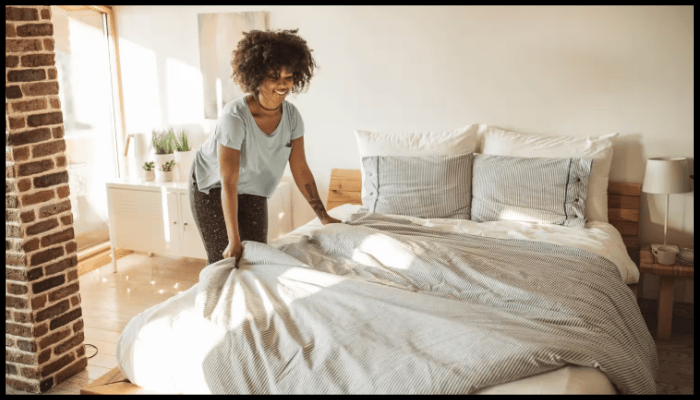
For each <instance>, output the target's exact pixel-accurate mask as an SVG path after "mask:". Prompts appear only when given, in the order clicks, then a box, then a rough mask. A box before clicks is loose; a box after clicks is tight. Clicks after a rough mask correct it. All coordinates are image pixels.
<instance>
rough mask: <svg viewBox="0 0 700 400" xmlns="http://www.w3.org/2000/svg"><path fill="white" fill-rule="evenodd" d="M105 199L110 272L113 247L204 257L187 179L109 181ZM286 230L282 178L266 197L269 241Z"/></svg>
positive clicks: (287, 186) (287, 202)
mask: <svg viewBox="0 0 700 400" xmlns="http://www.w3.org/2000/svg"><path fill="white" fill-rule="evenodd" d="M107 205H108V207H109V236H110V244H111V247H112V263H113V266H114V272H116V271H117V263H116V259H115V254H114V251H115V250H116V249H118V248H120V249H126V250H134V251H141V252H147V253H159V254H163V255H169V256H179V257H191V258H201V259H206V258H207V253H206V251H205V250H204V244H203V243H202V238H201V236H200V235H199V230H198V229H197V225H196V223H195V221H194V217H193V216H192V211H191V208H190V201H189V192H188V187H187V183H186V182H163V183H161V182H158V183H156V182H130V181H128V180H120V181H113V182H108V183H107ZM291 230H292V203H291V183H289V182H282V183H280V185H279V186H278V188H277V190H276V191H275V193H274V194H273V195H272V197H270V199H269V200H268V242H271V241H273V240H275V239H277V238H278V237H279V236H281V235H283V234H285V233H287V232H290V231H291Z"/></svg>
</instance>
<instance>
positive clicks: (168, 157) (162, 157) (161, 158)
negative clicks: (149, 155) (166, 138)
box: [153, 153, 177, 182]
mask: <svg viewBox="0 0 700 400" xmlns="http://www.w3.org/2000/svg"><path fill="white" fill-rule="evenodd" d="M153 158H154V160H155V162H156V182H169V181H165V180H164V179H163V169H162V168H163V164H165V163H167V162H168V161H172V160H175V154H174V153H171V154H153ZM176 166H177V165H176ZM171 180H172V178H171Z"/></svg>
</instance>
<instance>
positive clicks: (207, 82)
mask: <svg viewBox="0 0 700 400" xmlns="http://www.w3.org/2000/svg"><path fill="white" fill-rule="evenodd" d="M198 23H199V64H200V68H201V71H202V84H203V87H204V118H211V119H216V118H218V117H219V112H220V111H221V109H222V108H223V106H224V105H226V103H228V102H230V101H231V100H233V99H235V98H238V97H241V96H243V95H244V93H243V91H242V90H241V88H240V87H238V85H236V84H234V83H233V79H232V78H231V75H232V73H233V70H232V68H231V57H232V56H233V51H234V50H235V49H236V45H237V44H238V42H239V41H240V40H241V39H242V38H243V32H248V31H251V30H265V29H269V27H270V13H269V12H266V11H256V12H237V13H211V14H198Z"/></svg>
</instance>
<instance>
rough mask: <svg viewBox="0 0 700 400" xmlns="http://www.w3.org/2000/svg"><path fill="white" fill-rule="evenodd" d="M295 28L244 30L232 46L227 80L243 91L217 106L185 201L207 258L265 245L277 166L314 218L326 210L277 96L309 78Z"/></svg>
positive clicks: (298, 135) (298, 132)
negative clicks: (248, 242) (248, 244)
mask: <svg viewBox="0 0 700 400" xmlns="http://www.w3.org/2000/svg"><path fill="white" fill-rule="evenodd" d="M296 32H297V30H283V31H277V32H273V31H250V32H248V33H244V37H243V39H242V40H241V41H240V42H239V43H238V45H237V47H236V50H234V52H233V58H232V60H231V65H232V66H233V76H232V77H233V81H234V82H235V83H236V84H238V85H239V86H240V87H241V88H242V89H243V91H244V92H245V93H248V94H247V95H246V96H244V97H241V98H239V99H236V100H233V101H231V102H230V103H228V104H226V106H224V108H223V111H222V114H221V117H220V118H219V122H218V124H217V127H216V131H215V133H214V135H213V136H212V137H210V138H209V139H208V140H207V141H206V142H205V143H204V144H203V145H202V146H201V147H200V148H199V150H197V154H196V156H195V160H194V163H193V164H192V172H191V174H190V175H191V176H190V207H191V208H192V215H193V216H194V219H195V221H196V223H197V228H198V229H199V233H200V235H201V236H202V241H203V242H204V247H205V249H206V251H207V258H208V260H207V261H208V264H212V263H215V262H217V261H219V260H222V259H224V258H230V257H235V259H236V261H235V262H236V264H237V263H238V260H240V257H241V253H242V251H243V249H242V247H241V242H242V241H244V240H254V241H257V242H262V243H267V199H268V198H269V197H270V196H272V193H273V192H274V191H275V189H276V188H277V185H278V184H279V182H280V179H281V178H282V174H283V172H284V167H285V166H286V164H287V160H289V167H290V169H291V171H292V176H293V177H294V182H295V183H296V185H297V187H298V188H299V190H300V191H301V193H302V194H303V195H304V197H305V198H306V200H307V201H308V202H309V204H310V205H311V207H312V208H313V209H314V211H315V212H316V215H317V216H318V217H319V219H320V220H321V222H322V223H323V224H324V225H325V224H328V223H336V222H341V221H339V220H337V219H335V218H333V217H331V216H329V215H328V213H327V212H326V209H325V208H324V207H323V203H322V202H321V198H320V197H319V195H318V190H317V188H316V182H315V181H314V177H313V175H312V174H311V170H310V169H309V166H308V165H307V164H306V156H305V155H304V136H303V135H304V123H303V121H302V119H301V115H300V114H299V111H297V109H296V107H294V105H292V104H291V103H289V102H287V101H285V98H286V97H287V95H288V94H289V93H290V92H294V93H299V92H300V91H302V90H303V89H304V88H305V87H306V86H307V85H308V84H309V82H310V80H311V78H312V76H313V71H314V67H315V66H316V65H315V62H314V59H313V57H312V56H311V51H312V50H311V49H309V47H308V46H307V45H306V41H305V40H304V39H302V38H301V37H299V36H298V35H297V34H296Z"/></svg>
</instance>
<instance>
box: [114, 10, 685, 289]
mask: <svg viewBox="0 0 700 400" xmlns="http://www.w3.org/2000/svg"><path fill="white" fill-rule="evenodd" d="M115 10H116V21H117V31H118V34H119V35H120V37H121V39H120V51H121V56H122V74H123V85H124V100H125V107H126V121H125V122H126V126H127V130H128V131H130V132H131V131H139V130H142V131H150V129H151V127H153V126H154V125H159V124H162V123H177V122H184V120H191V119H196V118H202V115H203V113H202V108H203V106H202V100H201V90H202V89H201V78H200V81H198V80H197V79H198V68H199V49H198V29H197V14H198V13H211V12H240V11H269V12H270V24H271V27H272V28H273V29H292V28H299V34H300V35H301V36H302V37H304V38H305V39H306V40H307V41H308V43H309V45H310V47H311V48H312V49H313V50H314V57H315V59H316V61H317V63H318V65H319V67H320V68H319V69H318V71H317V74H316V76H315V78H314V79H313V81H312V83H311V86H310V88H309V90H308V92H306V93H302V94H299V95H297V96H293V97H291V98H290V99H289V100H290V101H291V102H293V103H294V104H295V105H296V106H297V107H298V108H299V110H300V111H301V113H302V115H303V117H304V122H305V125H306V138H305V144H306V153H307V160H308V162H309V165H310V166H311V169H312V171H313V172H314V176H315V178H316V182H317V185H318V187H319V191H320V192H321V195H322V196H323V197H324V198H325V196H326V194H327V191H328V181H329V175H330V170H331V169H332V168H359V162H360V161H359V156H358V153H357V150H356V145H355V141H354V137H353V130H354V129H368V130H384V131H386V130H390V131H402V130H408V131H426V130H431V131H432V130H443V129H452V128H456V127H459V126H462V125H465V124H468V123H487V124H493V125H498V126H501V127H504V128H510V129H513V130H518V131H521V132H527V133H535V134H547V135H573V136H587V135H601V134H606V133H609V132H619V134H620V136H619V138H618V139H617V140H616V141H615V156H614V158H613V165H612V170H611V174H610V177H611V179H612V180H616V181H627V182H642V179H643V176H644V166H645V160H646V159H647V158H649V157H659V156H674V157H688V158H691V159H692V158H693V157H694V152H693V129H694V128H693V115H694V114H693V107H694V104H693V93H694V92H693V79H694V75H693V68H694V65H693V58H694V52H693V44H694V43H693V31H694V18H693V7H692V6H660V7H649V6H636V7H633V6H621V7H573V6H563V7H562V6H558V7H557V6H553V7H532V6H523V7H518V6H494V7H489V6H483V7H473V6H455V7H403V6H402V7H298V6H285V7H281V6H276V7H275V6H266V7H252V6H246V7H243V6H223V7H214V6H190V7H143V6H141V7H125V6H118V7H116V8H115ZM232 50H233V49H232ZM691 161H692V160H691ZM692 165H693V164H692V163H691V167H692ZM287 173H289V171H288V170H287ZM296 193H297V197H296V200H297V203H296V204H295V224H296V225H298V224H301V223H303V222H306V221H308V220H309V219H311V218H313V217H314V214H313V212H312V210H311V208H310V207H309V206H308V205H306V204H304V202H303V199H302V197H301V195H300V194H299V193H298V192H296ZM693 196H694V195H693V193H689V194H679V195H673V196H671V203H670V217H669V227H668V230H669V233H668V237H669V242H670V243H678V244H683V243H686V244H690V243H693V213H694V207H693ZM664 205H665V200H664V197H663V196H661V195H646V194H644V195H643V197H642V216H641V239H642V241H644V242H661V241H662V240H663V224H664ZM647 282H650V283H652V284H651V285H647V287H646V290H645V291H644V293H643V296H645V297H656V295H655V294H654V293H655V291H656V290H657V288H658V286H656V283H655V282H656V281H655V279H654V278H653V277H650V278H649V279H648V280H647ZM677 299H678V300H681V301H685V302H692V285H679V287H678V290H677Z"/></svg>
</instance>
